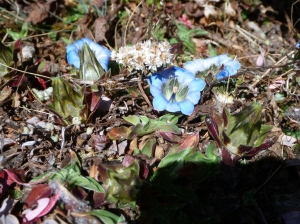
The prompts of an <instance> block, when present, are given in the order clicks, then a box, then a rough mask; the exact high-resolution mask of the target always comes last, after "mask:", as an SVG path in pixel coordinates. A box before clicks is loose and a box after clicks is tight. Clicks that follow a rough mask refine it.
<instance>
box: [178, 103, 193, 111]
mask: <svg viewBox="0 0 300 224" xmlns="http://www.w3.org/2000/svg"><path fill="white" fill-rule="evenodd" d="M178 104H179V107H180V110H181V112H182V113H183V114H185V115H191V114H192V113H193V111H194V104H193V103H192V102H191V101H189V100H184V101H182V102H180V103H178Z"/></svg>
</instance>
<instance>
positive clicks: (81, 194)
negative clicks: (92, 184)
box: [71, 186, 88, 200]
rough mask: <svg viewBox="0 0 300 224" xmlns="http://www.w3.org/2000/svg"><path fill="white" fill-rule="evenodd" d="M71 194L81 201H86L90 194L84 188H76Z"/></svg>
mask: <svg viewBox="0 0 300 224" xmlns="http://www.w3.org/2000/svg"><path fill="white" fill-rule="evenodd" d="M71 193H72V194H73V195H74V196H75V197H76V198H79V199H82V200H85V199H86V197H87V196H88V194H87V193H86V191H85V190H84V189H83V188H82V187H78V186H74V187H73V188H72V190H71Z"/></svg>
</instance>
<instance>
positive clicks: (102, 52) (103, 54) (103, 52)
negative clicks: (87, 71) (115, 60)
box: [89, 42, 111, 72]
mask: <svg viewBox="0 0 300 224" xmlns="http://www.w3.org/2000/svg"><path fill="white" fill-rule="evenodd" d="M89 47H90V48H91V49H92V51H94V52H95V56H96V58H97V60H98V61H99V63H100V65H101V67H102V68H103V69H104V70H105V71H106V72H107V68H108V63H109V59H110V55H111V51H110V50H108V49H107V48H105V47H102V46H101V45H99V44H97V43H95V42H91V43H90V44H89Z"/></svg>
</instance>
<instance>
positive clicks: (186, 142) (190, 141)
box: [177, 132, 199, 152]
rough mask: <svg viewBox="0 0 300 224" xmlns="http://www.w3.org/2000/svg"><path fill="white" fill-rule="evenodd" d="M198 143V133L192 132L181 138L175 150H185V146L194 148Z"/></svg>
mask: <svg viewBox="0 0 300 224" xmlns="http://www.w3.org/2000/svg"><path fill="white" fill-rule="evenodd" d="M198 143H199V133H198V132H197V133H194V134H192V135H189V136H187V137H185V138H184V139H183V141H182V142H181V144H180V145H179V147H178V149H177V152H180V151H182V150H185V149H187V148H191V147H192V148H195V147H197V145H198Z"/></svg>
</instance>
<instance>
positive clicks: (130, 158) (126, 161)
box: [122, 154, 134, 167]
mask: <svg viewBox="0 0 300 224" xmlns="http://www.w3.org/2000/svg"><path fill="white" fill-rule="evenodd" d="M133 162H134V157H133V156H131V155H128V154H126V155H125V156H124V159H123V162H122V165H123V166H124V167H129V166H130V165H131V164H132V163H133Z"/></svg>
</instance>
